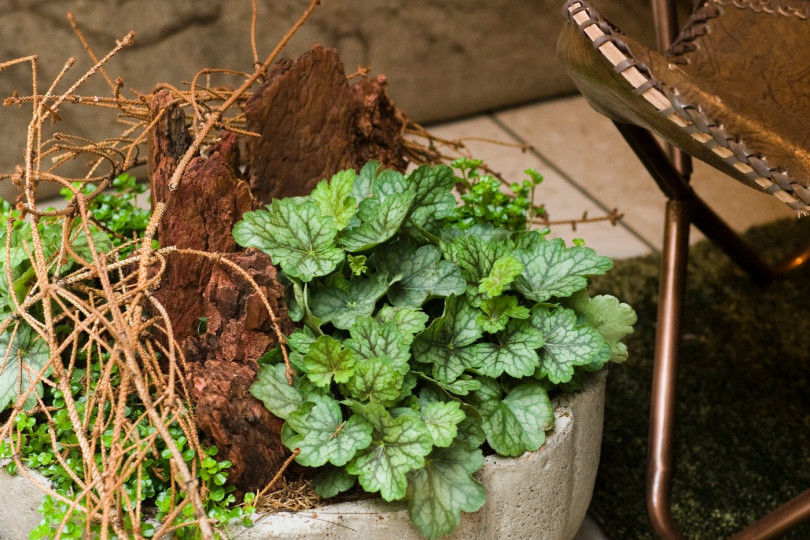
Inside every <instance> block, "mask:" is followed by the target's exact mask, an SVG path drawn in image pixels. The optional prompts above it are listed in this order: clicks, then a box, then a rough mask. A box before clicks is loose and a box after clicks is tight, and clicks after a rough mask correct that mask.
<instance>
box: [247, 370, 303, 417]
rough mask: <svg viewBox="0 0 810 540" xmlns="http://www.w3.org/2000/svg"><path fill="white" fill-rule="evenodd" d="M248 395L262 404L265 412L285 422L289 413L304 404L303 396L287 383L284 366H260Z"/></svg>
mask: <svg viewBox="0 0 810 540" xmlns="http://www.w3.org/2000/svg"><path fill="white" fill-rule="evenodd" d="M250 393H251V394H253V395H254V396H255V397H256V398H258V399H259V400H261V401H262V403H264V406H265V407H267V410H268V411H270V412H271V413H273V414H274V415H276V416H278V417H279V418H281V419H283V420H286V419H287V417H288V416H289V415H290V413H292V412H294V411H295V410H297V409H298V408H299V407H300V406H301V404H302V403H303V402H304V396H303V394H302V393H301V391H300V390H299V389H298V388H297V387H296V386H290V384H289V383H288V382H287V376H286V374H285V366H284V364H283V363H282V364H274V365H271V366H262V367H261V369H259V374H258V376H257V378H256V382H255V383H253V385H252V386H251V387H250Z"/></svg>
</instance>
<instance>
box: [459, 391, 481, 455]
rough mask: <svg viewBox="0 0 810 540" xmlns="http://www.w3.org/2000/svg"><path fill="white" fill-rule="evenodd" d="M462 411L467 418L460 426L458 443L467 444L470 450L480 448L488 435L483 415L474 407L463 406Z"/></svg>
mask: <svg viewBox="0 0 810 540" xmlns="http://www.w3.org/2000/svg"><path fill="white" fill-rule="evenodd" d="M479 387H480V383H479ZM461 409H462V410H463V411H464V414H465V417H464V420H462V421H461V422H460V423H459V425H458V435H456V442H463V443H466V444H467V446H468V447H469V448H479V447H480V446H481V445H482V444H484V441H486V440H487V434H486V433H485V432H484V428H483V427H482V426H483V423H484V421H483V419H482V418H481V413H480V412H478V409H476V408H475V407H473V406H472V405H467V404H462V406H461Z"/></svg>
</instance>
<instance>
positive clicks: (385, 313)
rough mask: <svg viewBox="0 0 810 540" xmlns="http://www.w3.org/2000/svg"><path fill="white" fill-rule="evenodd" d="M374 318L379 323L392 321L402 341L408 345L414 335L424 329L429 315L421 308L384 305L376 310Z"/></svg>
mask: <svg viewBox="0 0 810 540" xmlns="http://www.w3.org/2000/svg"><path fill="white" fill-rule="evenodd" d="M376 318H377V321H379V322H380V323H381V324H385V323H388V322H390V323H394V325H395V326H396V327H397V328H398V329H399V331H400V332H402V339H403V343H406V344H407V345H409V346H410V344H411V343H412V342H413V338H414V336H415V335H416V334H418V333H420V332H422V331H423V330H424V329H425V324H427V322H428V319H429V318H430V317H428V315H427V313H425V312H424V311H422V310H421V309H416V308H404V307H391V306H388V305H385V306H383V307H382V308H380V311H378V312H377V317H376Z"/></svg>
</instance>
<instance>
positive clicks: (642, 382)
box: [592, 220, 810, 539]
mask: <svg viewBox="0 0 810 540" xmlns="http://www.w3.org/2000/svg"><path fill="white" fill-rule="evenodd" d="M808 228H809V227H808V222H807V221H806V220H798V221H797V220H792V221H791V220H788V221H780V222H777V223H774V224H770V225H768V226H765V227H761V228H757V229H754V230H752V231H750V232H749V233H748V234H747V237H748V239H749V240H750V241H751V242H752V244H753V245H755V246H758V247H760V248H762V250H763V254H764V255H765V256H766V258H768V259H771V260H773V259H776V258H779V257H781V256H784V255H785V254H786V253H789V252H790V251H791V250H792V249H794V248H795V244H796V243H797V242H801V241H802V240H803V239H804V240H805V241H808V240H810V231H808ZM786 239H787V240H786ZM659 264H660V259H659V258H658V257H657V256H648V257H643V258H638V259H630V260H624V261H618V262H617V264H616V268H615V270H614V271H613V272H612V273H611V274H610V275H609V276H606V277H605V278H600V279H599V280H598V281H597V282H596V283H595V285H594V287H595V289H596V290H597V292H608V293H611V294H615V295H616V296H618V297H619V298H622V300H624V301H626V302H628V303H630V304H631V305H633V307H634V308H635V309H636V310H637V312H638V315H639V323H638V325H637V329H636V332H635V334H634V335H633V336H631V337H630V339H629V340H628V343H627V344H628V347H629V349H630V354H631V356H630V359H629V360H628V361H627V363H625V364H624V365H622V366H618V367H614V368H612V369H611V374H610V377H609V378H608V393H607V403H606V420H605V435H604V443H603V447H602V461H601V465H600V472H599V475H598V478H597V481H596V490H595V493H594V499H593V505H592V509H593V512H594V514H595V515H596V517H597V519H598V520H600V521H601V523H602V524H603V526H604V528H605V531H606V532H607V533H608V535H609V536H610V537H611V538H616V539H620V538H633V539H643V538H653V535H652V533H651V532H650V527H649V524H648V521H647V517H646V513H645V503H644V475H645V466H646V465H645V460H646V438H647V427H648V416H647V415H648V413H649V394H650V391H649V388H650V381H651V375H652V374H651V370H652V356H653V343H654V332H655V315H656V304H657V273H658V265H659ZM688 271H689V277H688V287H687V293H686V302H685V317H684V329H683V342H682V353H681V370H680V374H679V379H678V384H679V388H678V393H679V407H678V411H677V414H678V417H677V426H676V431H675V437H676V443H675V449H674V455H675V469H674V479H673V488H672V499H673V504H674V508H673V513H674V517H675V521H676V522H677V523H678V524H679V525H680V527H681V528H682V529H683V530H684V531H685V533H686V535H687V536H688V537H690V538H707V539H715V538H721V537H728V536H729V535H730V534H732V533H734V532H736V531H738V530H739V529H740V528H742V527H744V526H745V525H747V524H748V523H751V522H752V521H754V520H756V519H757V518H759V517H761V516H762V515H764V514H766V513H767V512H768V511H769V510H770V509H772V508H774V507H776V506H777V505H779V504H780V503H781V502H784V501H786V500H788V499H789V498H791V497H793V496H795V495H797V494H799V493H800V492H802V491H803V490H805V489H807V488H808V487H810V467H808V463H810V392H808V388H810V386H808V382H809V381H808V376H809V375H810V303H809V302H808V301H807V299H808V298H810V279H808V278H810V269H805V270H802V271H800V272H798V273H796V274H795V275H793V276H791V277H790V278H789V279H786V280H783V281H778V282H775V283H772V284H771V285H769V286H768V287H758V286H756V285H754V284H753V283H752V281H751V280H750V279H749V278H748V277H747V276H746V275H745V274H744V273H742V272H741V271H740V270H739V269H737V268H736V267H735V266H734V265H733V264H732V263H731V262H730V261H729V260H728V259H727V258H726V257H725V255H723V254H722V252H720V250H719V249H718V248H717V247H715V246H713V245H710V244H708V243H706V242H703V243H700V244H698V245H696V246H694V247H693V248H692V251H691V255H690V262H689V270H688ZM787 538H797V539H798V538H810V524H808V525H804V526H803V527H801V528H800V529H798V530H797V531H794V532H793V533H791V534H790V535H788V536H787Z"/></svg>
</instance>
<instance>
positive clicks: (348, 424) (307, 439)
mask: <svg viewBox="0 0 810 540" xmlns="http://www.w3.org/2000/svg"><path fill="white" fill-rule="evenodd" d="M287 423H288V424H289V426H290V427H291V428H292V429H293V430H295V431H296V433H298V434H299V436H298V437H295V438H293V439H292V440H290V441H289V442H290V443H291V444H294V447H293V448H290V449H291V450H293V449H294V448H298V449H299V450H301V453H300V454H298V456H297V457H296V458H295V461H297V462H298V463H300V464H301V465H304V466H307V467H320V466H321V465H324V464H325V463H327V462H329V463H331V464H332V465H336V466H339V467H340V466H343V465H345V464H346V463H348V462H349V460H350V459H352V458H353V457H354V456H355V454H356V453H357V452H358V451H359V450H362V449H364V448H367V447H368V445H369V444H371V430H372V428H371V424H370V423H369V422H368V421H367V420H366V419H365V418H363V417H362V416H359V415H356V414H354V415H351V416H350V417H349V419H348V420H346V421H344V420H343V413H342V412H341V411H340V405H339V404H338V402H337V401H335V400H334V399H332V398H330V397H327V396H321V395H318V394H313V395H311V396H309V399H308V400H307V401H306V402H305V403H304V404H303V405H302V406H301V407H299V408H298V409H297V410H296V411H294V412H292V413H290V415H289V417H288V418H287Z"/></svg>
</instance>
